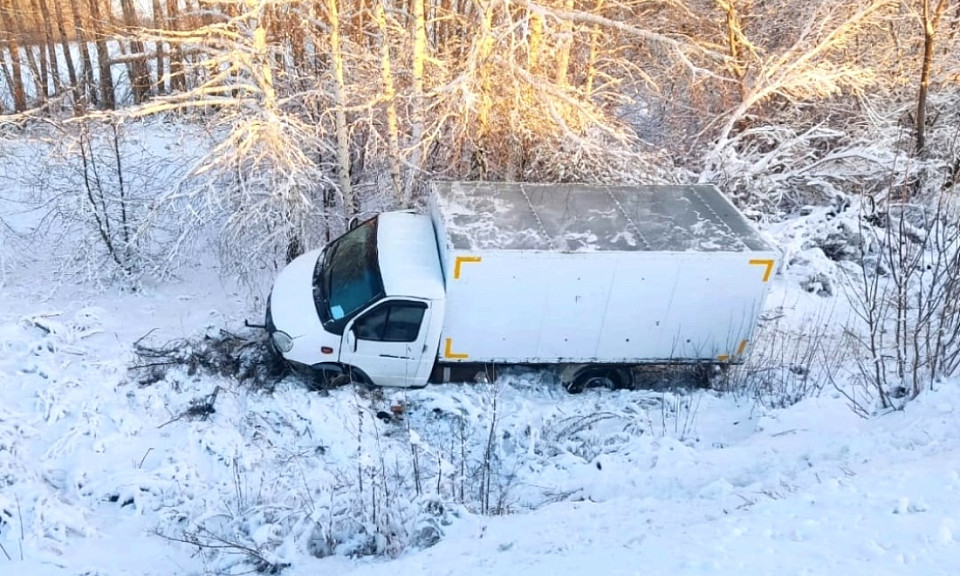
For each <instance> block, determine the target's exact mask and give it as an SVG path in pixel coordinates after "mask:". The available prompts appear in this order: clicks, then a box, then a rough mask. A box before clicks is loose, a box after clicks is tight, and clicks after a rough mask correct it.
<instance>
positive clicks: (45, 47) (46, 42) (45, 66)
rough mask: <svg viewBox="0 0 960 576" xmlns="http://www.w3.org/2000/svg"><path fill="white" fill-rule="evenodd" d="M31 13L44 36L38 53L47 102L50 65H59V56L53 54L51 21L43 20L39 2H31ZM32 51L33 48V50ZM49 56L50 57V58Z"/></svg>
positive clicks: (44, 97) (32, 0) (33, 0)
mask: <svg viewBox="0 0 960 576" xmlns="http://www.w3.org/2000/svg"><path fill="white" fill-rule="evenodd" d="M29 3H30V9H31V13H32V14H33V21H34V23H38V24H40V26H41V30H40V32H41V33H42V34H43V43H42V44H38V46H37V52H38V55H39V58H40V85H41V86H42V92H41V93H42V94H43V100H46V99H47V98H48V97H49V96H50V92H51V90H50V87H51V84H50V76H51V75H50V65H51V63H52V64H53V66H56V65H57V55H56V52H51V46H52V43H53V38H52V35H51V33H50V21H49V20H48V19H46V18H43V16H42V11H41V10H40V3H39V0H29ZM31 51H32V48H31ZM48 54H49V57H48ZM54 85H56V76H54ZM54 92H56V89H54Z"/></svg>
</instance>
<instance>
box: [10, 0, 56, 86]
mask: <svg viewBox="0 0 960 576" xmlns="http://www.w3.org/2000/svg"><path fill="white" fill-rule="evenodd" d="M10 6H11V8H12V11H13V21H14V25H15V26H16V27H17V30H19V34H20V35H21V36H22V37H23V38H25V39H27V42H26V45H24V46H21V50H22V51H23V52H24V53H25V55H26V57H27V67H28V68H29V69H30V76H31V77H32V79H33V92H34V95H35V96H36V99H37V102H38V104H40V105H43V104H45V103H46V102H47V95H48V94H47V74H46V68H47V67H46V64H44V65H43V66H40V65H39V64H38V63H37V55H36V54H35V53H34V51H33V43H32V42H30V39H29V38H28V35H29V33H30V27H29V26H28V25H27V22H26V19H25V18H24V17H23V15H24V14H26V13H27V10H26V9H25V6H24V4H23V3H22V0H10ZM40 53H41V54H43V51H42V50H41V51H40Z"/></svg>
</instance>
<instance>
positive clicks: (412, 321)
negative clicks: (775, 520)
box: [353, 302, 427, 342]
mask: <svg viewBox="0 0 960 576" xmlns="http://www.w3.org/2000/svg"><path fill="white" fill-rule="evenodd" d="M426 309H427V305H426V304H424V303H423V302H386V303H384V304H381V305H380V306H377V307H376V308H374V309H373V310H371V311H370V312H368V313H367V314H364V315H363V316H362V317H360V318H357V320H356V322H354V323H353V330H354V333H355V334H356V337H357V339H358V340H374V341H378V342H414V341H415V340H416V339H417V335H418V334H419V333H420V324H421V323H422V322H423V312H424V310H426Z"/></svg>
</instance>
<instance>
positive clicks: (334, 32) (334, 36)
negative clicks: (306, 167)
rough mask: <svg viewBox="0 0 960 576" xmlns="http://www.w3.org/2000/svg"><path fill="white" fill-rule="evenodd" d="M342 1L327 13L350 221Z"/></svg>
mask: <svg viewBox="0 0 960 576" xmlns="http://www.w3.org/2000/svg"><path fill="white" fill-rule="evenodd" d="M338 2H339V0H327V11H328V14H329V17H330V57H331V58H332V60H333V76H334V80H335V84H336V87H335V90H334V105H335V106H336V110H335V112H334V120H335V122H336V133H337V177H338V179H339V181H340V193H341V194H343V215H344V216H345V217H347V218H349V217H351V216H353V215H354V214H355V213H356V211H357V205H356V199H355V198H354V196H353V187H352V186H351V184H350V140H349V137H348V134H347V112H346V109H345V108H346V100H347V91H346V86H345V82H344V77H343V47H342V46H341V40H340V31H341V27H340V11H339V6H338Z"/></svg>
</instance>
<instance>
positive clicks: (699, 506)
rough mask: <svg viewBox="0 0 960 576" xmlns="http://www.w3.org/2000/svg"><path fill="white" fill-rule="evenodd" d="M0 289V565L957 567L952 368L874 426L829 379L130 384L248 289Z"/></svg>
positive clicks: (225, 320) (959, 473)
mask: <svg viewBox="0 0 960 576" xmlns="http://www.w3.org/2000/svg"><path fill="white" fill-rule="evenodd" d="M206 273H209V272H206ZM7 278H8V279H10V278H15V279H16V281H15V282H12V283H9V282H8V284H7V285H6V286H5V287H4V289H3V293H2V296H0V305H2V307H0V310H2V312H0V379H2V389H0V395H2V399H3V402H2V403H0V482H2V485H0V487H2V489H0V544H2V546H3V550H4V551H5V554H4V553H0V566H2V567H3V571H2V573H4V574H7V573H9V574H24V575H33V574H100V575H103V576H107V575H119V574H157V575H160V574H163V575H166V574H171V575H172V574H199V573H204V572H206V571H211V572H215V571H224V572H227V573H237V572H242V571H244V570H249V569H250V568H251V566H252V565H251V564H250V563H249V561H250V559H251V558H253V557H254V556H256V555H259V556H261V557H262V558H263V560H264V561H266V562H268V563H270V564H272V565H276V566H284V567H285V573H287V574H298V575H299V574H304V575H306V574H315V573H317V572H323V573H327V574H331V573H332V574H338V573H344V574H346V573H353V574H373V573H388V572H390V573H399V574H421V573H422V574H514V573H517V572H518V571H520V572H523V573H532V574H583V573H596V574H635V573H644V574H737V575H742V574H782V573H787V574H840V573H844V574H865V575H866V574H870V575H875V574H918V575H921V574H923V575H927V574H955V573H957V570H958V569H960V544H958V543H957V540H956V539H957V538H960V535H958V531H960V525H958V522H960V442H958V440H960V427H958V426H957V425H956V423H957V418H958V411H960V393H958V390H957V386H956V383H946V384H943V385H942V386H941V387H940V389H939V390H938V391H935V392H931V393H928V394H924V395H923V396H922V397H921V398H920V399H919V400H917V401H915V402H912V403H910V404H908V406H907V409H906V410H904V411H902V412H892V413H889V414H885V415H882V416H878V417H875V418H873V419H870V420H864V419H861V418H859V417H857V416H856V415H855V414H854V413H853V412H852V411H851V410H850V409H849V408H848V406H847V404H846V401H845V400H843V399H842V398H837V397H834V396H833V395H831V394H829V393H826V392H824V393H823V394H821V395H820V396H819V397H817V398H811V399H808V400H805V401H803V402H800V403H799V404H797V405H795V406H792V407H790V408H787V409H783V410H765V409H762V408H761V407H760V406H758V405H757V404H756V403H755V402H753V401H751V400H750V399H749V398H745V397H742V396H741V395H737V394H731V393H727V394H719V393H716V392H712V391H705V390H703V391H693V392H689V393H686V394H679V393H674V392H667V391H635V392H628V391H621V392H610V391H605V392H592V393H588V394H585V395H582V396H567V395H565V394H564V393H562V392H560V391H559V389H558V387H557V386H556V383H555V381H554V380H553V378H552V376H551V375H549V374H545V375H544V374H533V373H511V374H506V375H503V376H501V377H500V378H499V379H498V380H497V381H496V382H495V383H492V384H491V383H478V384H470V385H464V386H437V387H429V388H427V389H425V390H422V391H416V392H403V393H401V392H397V391H385V392H383V393H377V392H370V391H362V390H355V389H353V388H343V389H339V390H334V391H332V392H331V393H330V394H329V395H322V394H320V393H317V392H310V391H308V390H306V389H305V388H304V387H303V386H302V384H301V383H300V382H298V381H296V380H294V379H287V380H284V381H282V382H280V383H278V384H277V386H276V388H275V390H274V391H273V392H272V393H267V392H264V391H258V390H255V389H253V388H251V387H249V386H245V385H242V384H239V383H237V382H235V381H233V380H231V379H229V378H221V377H218V376H214V375H209V374H204V373H203V372H199V373H197V374H194V375H190V374H188V373H187V371H186V370H185V369H180V368H177V369H174V370H171V371H168V372H167V373H166V375H165V376H164V377H163V378H162V379H160V380H158V381H155V382H148V383H138V376H137V375H136V374H130V373H128V372H127V370H126V366H127V365H128V364H129V363H130V361H131V352H130V349H131V348H130V346H131V344H132V342H133V340H134V339H136V338H138V337H139V336H142V335H143V334H145V333H146V332H148V331H149V330H150V329H152V328H157V329H159V331H160V332H162V333H164V334H166V335H177V334H179V335H190V334H199V333H202V332H203V330H210V328H208V327H209V326H213V325H223V326H225V327H229V324H230V323H234V324H236V323H238V322H239V318H241V317H242V316H243V314H244V313H245V311H244V309H243V305H242V302H241V300H240V299H239V298H237V297H235V296H231V295H230V293H229V291H224V290H223V289H222V288H221V286H220V284H218V283H217V282H202V283H201V282H198V283H195V284H185V285H171V286H166V287H164V288H163V289H157V290H154V291H150V292H149V293H143V294H135V295H131V294H125V295H123V294H113V293H108V294H103V295H100V296H95V295H90V294H82V293H80V292H79V291H77V290H73V291H72V292H73V293H72V294H68V295H67V296H65V297H62V298H61V297H58V296H57V295H53V296H52V297H50V298H48V299H45V300H43V301H40V300H36V301H31V300H30V299H29V297H27V296H28V293H29V292H30V291H31V290H32V288H31V286H32V283H31V282H30V276H29V275H23V276H20V275H17V274H9V273H8V276H7ZM65 291H66V290H65ZM218 386H219V387H220V390H219V392H218V394H217V398H216V401H215V404H214V406H215V410H216V411H215V412H214V413H212V414H209V415H208V416H207V417H206V418H201V417H199V416H198V417H192V416H190V415H189V413H188V410H189V408H190V407H191V406H192V405H195V403H196V401H197V400H202V399H203V398H204V397H205V396H207V395H209V394H211V393H212V392H213V391H214V390H215V389H216V388H217V387H218ZM494 404H495V406H494ZM401 405H402V406H403V415H402V416H396V415H393V413H392V412H391V407H396V408H394V410H400V408H399V407H400V406H401ZM378 413H379V416H380V417H379V418H378V417H377V416H378ZM494 414H496V420H495V421H494ZM491 425H492V426H493V434H492V435H491V433H490V429H491ZM487 455H489V458H487ZM485 460H488V461H489V462H490V464H489V465H487V466H485V465H484V461H485ZM485 475H486V476H485ZM484 477H486V478H488V479H489V480H490V482H489V487H488V484H484V483H483V482H481V480H482V479H483V478H484ZM417 478H419V483H420V490H419V491H420V494H419V496H418V495H417V488H416V485H415V484H416V479H417ZM462 492H465V494H462ZM484 494H486V495H487V497H488V499H487V500H486V502H485V501H484V496H483V495H484ZM482 507H487V508H488V509H489V510H490V511H494V512H497V511H503V512H510V514H507V515H502V516H492V515H482V514H479V513H478V512H479V511H480V509H481V508H482ZM378 531H379V533H378ZM438 538H439V541H437V540H438ZM180 540H191V541H193V542H194V543H195V544H196V543H200V544H203V545H204V549H203V552H202V553H199V554H198V553H197V550H198V548H197V547H196V546H194V545H190V544H186V543H183V542H180ZM434 542H435V544H434ZM430 544H434V545H433V546H429V545H430ZM221 545H225V546H227V547H226V548H217V546H221ZM243 547H248V548H249V549H252V550H256V551H257V554H256V555H251V554H246V553H244V551H243V549H242V548H243ZM367 553H373V554H374V555H373V556H367V555H365V554H367ZM7 556H9V558H7ZM357 556H359V557H360V559H352V558H355V557H357Z"/></svg>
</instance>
